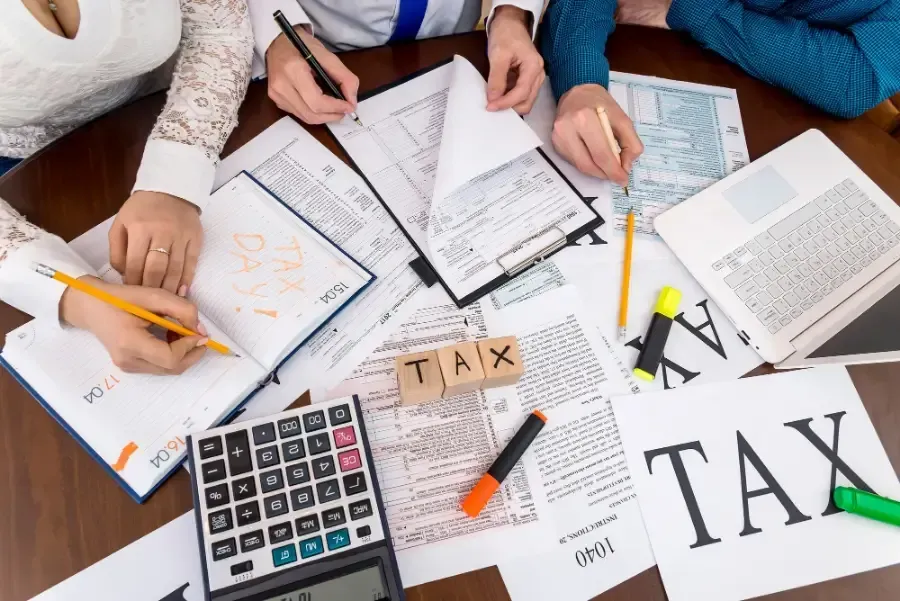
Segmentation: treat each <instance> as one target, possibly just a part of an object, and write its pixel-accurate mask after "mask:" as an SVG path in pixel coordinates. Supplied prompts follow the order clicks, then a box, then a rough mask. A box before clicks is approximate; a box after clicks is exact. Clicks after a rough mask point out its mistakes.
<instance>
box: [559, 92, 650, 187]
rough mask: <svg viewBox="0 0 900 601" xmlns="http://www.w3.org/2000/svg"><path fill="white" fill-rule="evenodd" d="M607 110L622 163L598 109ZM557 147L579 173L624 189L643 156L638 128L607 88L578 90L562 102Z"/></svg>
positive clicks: (560, 100)
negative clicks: (604, 127) (606, 131)
mask: <svg viewBox="0 0 900 601" xmlns="http://www.w3.org/2000/svg"><path fill="white" fill-rule="evenodd" d="M598 107H601V108H605V109H606V113H607V115H608V116H609V123H610V125H611V126H612V130H613V134H614V135H615V137H616V140H618V142H619V147H620V148H621V149H622V154H621V162H622V164H621V165H620V164H619V161H618V160H617V159H616V155H615V154H614V153H613V151H612V149H611V148H610V147H609V142H608V141H607V138H606V135H605V134H604V133H603V127H602V126H601V125H600V118H599V117H598V116H597V108H598ZM552 140H553V146H554V148H556V151H557V152H559V154H561V155H562V156H563V157H565V158H566V160H568V161H569V162H570V163H572V164H573V165H575V166H576V167H578V170H579V171H581V172H582V173H586V174H588V175H593V176H595V177H599V178H602V179H609V180H612V181H614V182H616V183H617V184H619V185H620V186H626V185H628V174H629V173H630V172H631V165H632V163H633V162H634V160H635V159H636V158H638V157H639V156H640V155H641V153H642V152H644V145H643V144H641V140H640V138H638V135H637V132H636V131H635V130H634V124H633V123H632V122H631V119H629V118H628V115H626V114H625V111H623V110H622V109H621V108H620V107H619V105H618V104H616V101H615V100H614V99H613V97H612V96H610V94H609V92H607V91H606V88H604V87H603V86H600V85H597V84H582V85H580V86H575V87H574V88H572V89H571V90H569V91H568V92H566V93H565V94H563V97H562V98H560V99H559V105H558V107H557V109H556V121H555V122H554V123H553V136H552Z"/></svg>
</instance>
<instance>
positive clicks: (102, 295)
mask: <svg viewBox="0 0 900 601" xmlns="http://www.w3.org/2000/svg"><path fill="white" fill-rule="evenodd" d="M34 270H35V271H36V272H38V273H39V274H41V275H44V276H47V277H48V278H51V279H54V280H56V281H57V282H61V283H63V284H65V285H66V286H69V287H71V288H74V289H76V290H80V291H81V292H84V293H85V294H88V295H90V296H93V297H94V298H96V299H97V300H101V301H103V302H105V303H108V304H110V305H112V306H113V307H116V308H119V309H121V310H123V311H125V312H126V313H131V314H132V315H134V316H135V317H140V318H141V319H144V320H146V321H149V322H150V323H153V324H156V325H158V326H159V327H161V328H165V329H166V330H169V331H170V332H175V333H176V334H179V335H181V336H200V334H198V333H197V332H192V331H191V330H189V329H187V328H186V327H184V326H183V325H181V324H179V323H175V322H174V321H170V320H168V319H165V318H164V317H160V316H159V315H156V314H154V313H151V312H150V311H148V310H147V309H144V308H143V307H138V306H137V305H135V304H132V303H129V302H128V301H126V300H123V299H121V298H119V297H117V296H114V295H112V294H110V293H108V292H106V291H104V290H100V289H99V288H96V287H94V286H91V285H90V284H88V283H87V282H83V281H81V280H78V279H75V278H73V277H72V276H70V275H66V274H65V273H63V272H61V271H58V270H56V269H53V268H52V267H48V266H47V265H43V264H41V263H34ZM206 347H207V348H211V349H212V350H214V351H218V352H220V353H222V354H223V355H234V356H236V357H240V355H238V354H237V353H235V352H233V351H232V350H231V349H230V348H228V347H227V346H225V345H224V344H222V343H220V342H216V341H215V340H212V339H211V338H210V339H208V341H207V343H206Z"/></svg>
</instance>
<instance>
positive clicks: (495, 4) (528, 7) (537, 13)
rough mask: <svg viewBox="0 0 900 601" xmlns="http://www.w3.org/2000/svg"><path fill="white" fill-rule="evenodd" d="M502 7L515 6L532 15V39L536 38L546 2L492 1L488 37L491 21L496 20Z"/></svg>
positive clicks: (530, 24) (540, 0)
mask: <svg viewBox="0 0 900 601" xmlns="http://www.w3.org/2000/svg"><path fill="white" fill-rule="evenodd" d="M501 6H515V7H518V8H521V9H522V10H523V11H525V13H527V14H528V15H530V22H529V26H530V28H531V39H534V38H535V36H536V35H537V30H538V23H539V22H540V19H541V10H542V9H543V8H544V0H492V1H491V12H490V13H489V14H488V18H487V23H486V25H485V29H486V30H487V31H488V35H490V31H491V20H492V19H493V18H494V14H495V13H496V12H497V9H498V8H500V7H501Z"/></svg>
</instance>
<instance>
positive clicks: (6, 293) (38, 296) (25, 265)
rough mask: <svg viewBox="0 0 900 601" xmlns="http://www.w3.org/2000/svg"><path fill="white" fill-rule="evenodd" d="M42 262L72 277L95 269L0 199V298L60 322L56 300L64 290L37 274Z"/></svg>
mask: <svg viewBox="0 0 900 601" xmlns="http://www.w3.org/2000/svg"><path fill="white" fill-rule="evenodd" d="M34 263H44V264H46V265H49V266H51V267H53V268H55V269H59V270H60V271H63V272H64V273H66V274H68V275H71V276H72V277H76V278H77V277H81V276H83V275H86V274H94V270H93V269H92V268H91V266H90V265H88V264H87V263H86V262H85V261H84V260H83V259H81V257H79V256H78V255H77V254H76V253H75V251H73V250H72V249H71V248H69V246H68V245H67V244H66V243H65V242H64V241H63V240H62V239H61V238H59V237H58V236H54V235H52V234H50V233H48V232H46V231H44V230H42V229H40V228H39V227H37V226H35V225H34V224H32V223H29V222H28V221H27V220H26V219H25V218H24V217H22V216H21V215H20V214H19V213H18V212H16V210H15V209H13V208H12V207H11V206H10V205H9V204H8V203H7V202H6V201H4V200H3V199H0V299H2V300H3V302H5V303H7V304H8V305H12V306H13V307H15V308H16V309H19V310H20V311H23V312H25V313H28V314H29V315H33V316H34V317H37V318H39V319H48V320H51V321H53V322H54V323H57V324H58V323H60V321H59V301H60V298H62V294H63V292H65V289H66V287H65V286H64V285H63V284H61V283H59V282H57V281H55V280H51V279H49V278H47V277H45V276H42V275H38V274H37V273H36V272H35V271H34V269H33V268H32V265H33V264H34Z"/></svg>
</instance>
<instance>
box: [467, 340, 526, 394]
mask: <svg viewBox="0 0 900 601" xmlns="http://www.w3.org/2000/svg"><path fill="white" fill-rule="evenodd" d="M478 352H479V353H480V354H481V367H482V368H483V369H484V383H483V384H482V385H481V387H482V388H496V387H498V386H510V385H512V384H515V383H516V382H518V381H519V378H521V377H522V374H523V373H524V372H525V367H524V366H523V365H522V357H520V356H519V345H518V344H517V343H516V337H515V336H504V337H502V338H488V339H486V340H479V341H478Z"/></svg>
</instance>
